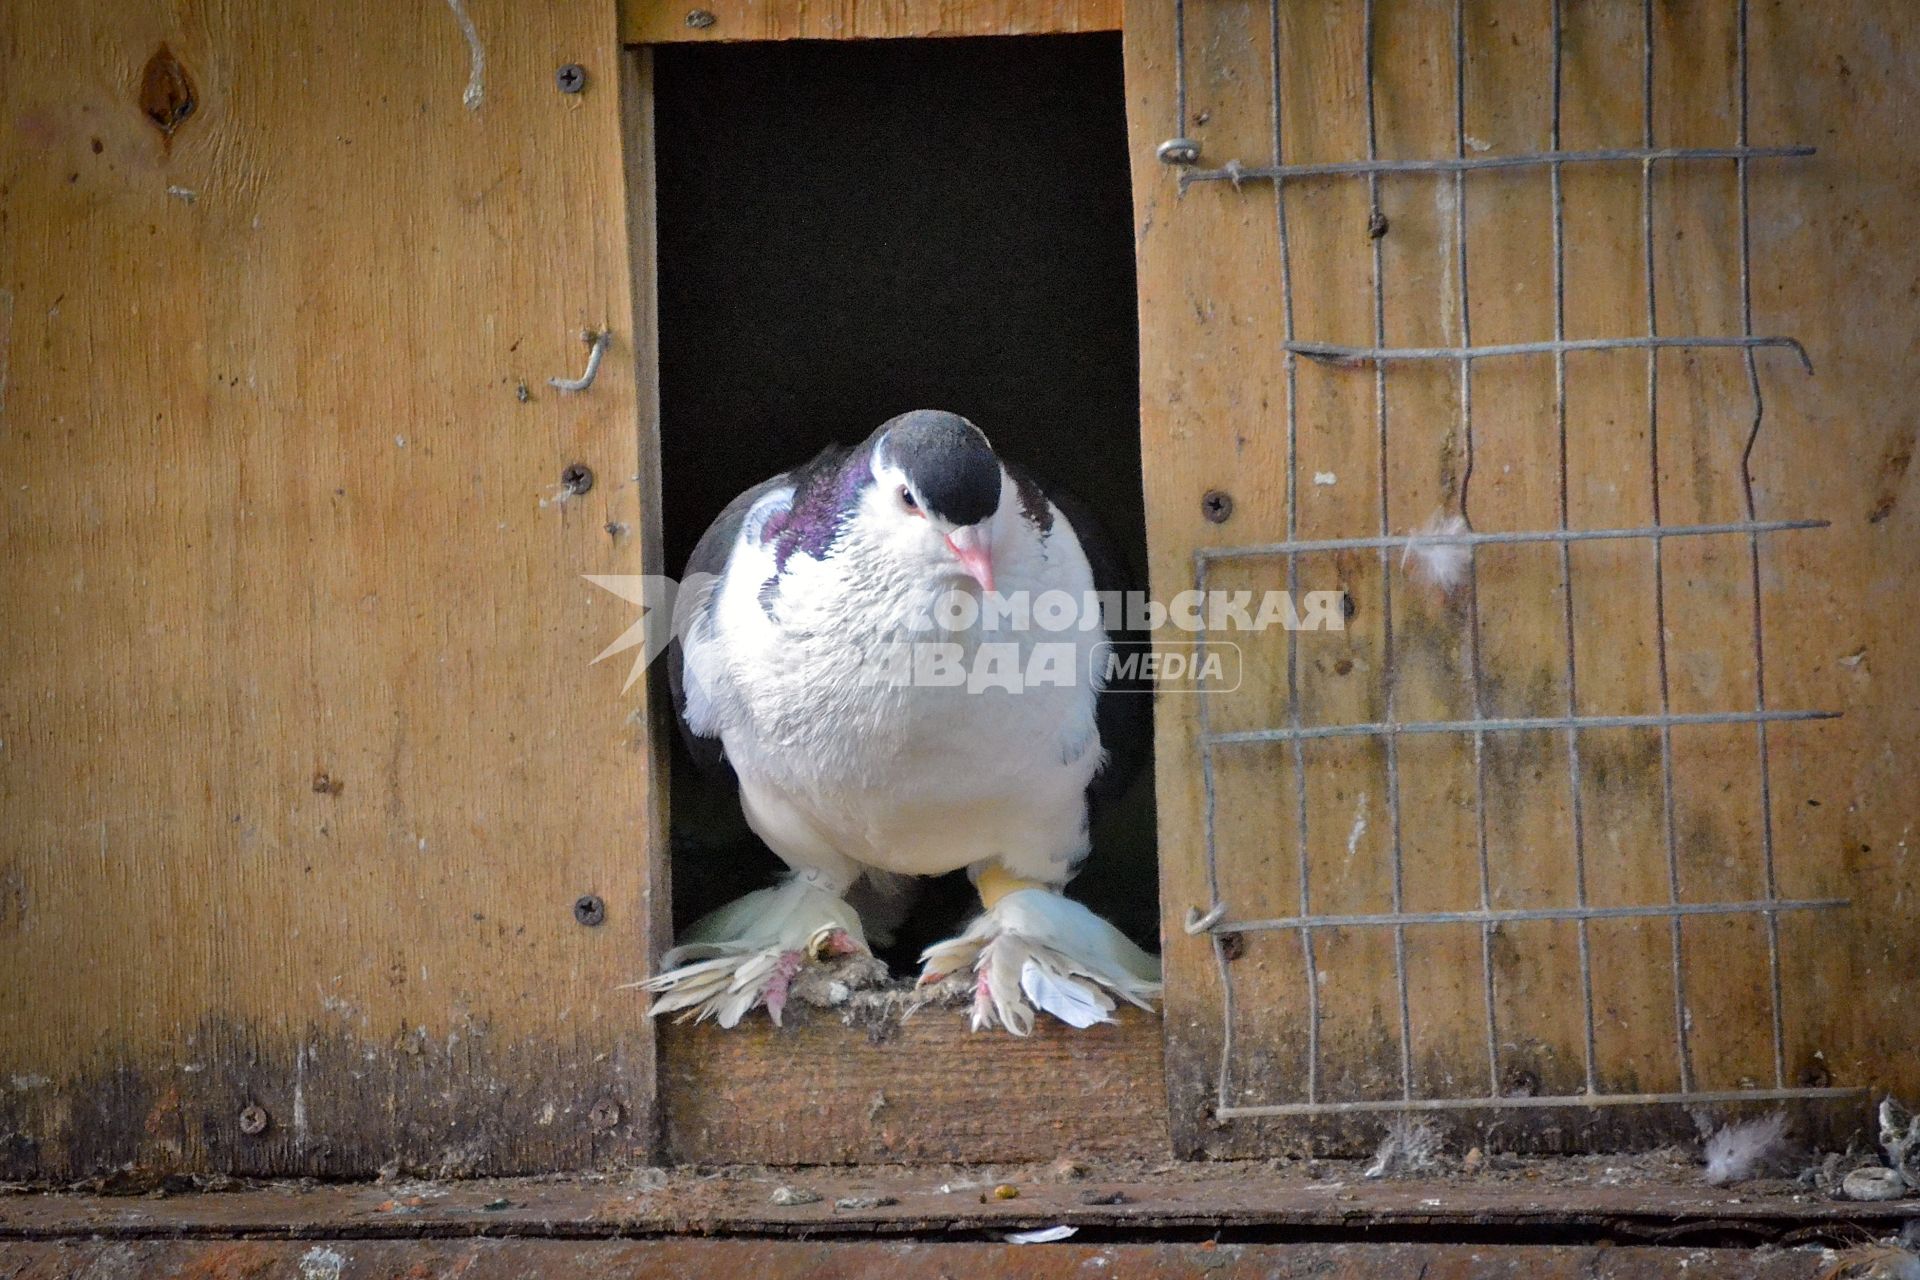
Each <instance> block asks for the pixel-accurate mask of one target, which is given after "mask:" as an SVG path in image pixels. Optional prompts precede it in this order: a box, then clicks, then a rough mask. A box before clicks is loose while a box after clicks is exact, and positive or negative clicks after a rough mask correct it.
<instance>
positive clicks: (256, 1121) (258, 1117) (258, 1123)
mask: <svg viewBox="0 0 1920 1280" xmlns="http://www.w3.org/2000/svg"><path fill="white" fill-rule="evenodd" d="M267 1120H268V1116H267V1109H266V1108H265V1107H263V1106H261V1105H260V1104H259V1103H257V1102H250V1103H248V1104H247V1105H246V1106H244V1107H242V1108H240V1132H242V1133H244V1134H246V1135H247V1136H249V1137H252V1136H254V1135H255V1134H261V1133H265V1132H266V1131H267Z"/></svg>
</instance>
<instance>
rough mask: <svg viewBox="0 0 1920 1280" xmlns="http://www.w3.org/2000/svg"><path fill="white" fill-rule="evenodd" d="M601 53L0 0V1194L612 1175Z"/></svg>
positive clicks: (589, 21) (611, 138) (568, 30)
mask: <svg viewBox="0 0 1920 1280" xmlns="http://www.w3.org/2000/svg"><path fill="white" fill-rule="evenodd" d="M616 49H617V39H616V33H615V13H614V7H613V5H612V4H611V3H610V2H609V3H590V4H575V5H564V6H516V5H512V4H509V3H506V2H505V0H432V2H431V3H420V4H410V5H391V4H384V3H374V2H373V0H348V2H345V3H338V4H296V5H251V4H233V3H207V4H198V3H194V4H179V5H174V4H157V3H148V2H146V0H112V2H111V3H98V4H85V5H70V4H61V3H54V2H52V0H25V2H23V3H17V4H11V5H8V6H6V7H5V8H4V11H0V478H3V483H0V602H3V603H0V608H4V611H5V615H6V626H5V627H4V630H3V631H0V990H4V993H5V994H4V996H3V997H0V1178H14V1177H23V1176H24V1177H35V1176H38V1177H54V1178H63V1177H68V1176H76V1175H82V1174H87V1173H92V1172H97V1171H99V1170H101V1169H104V1168H108V1167H112V1166H116V1165H120V1164H123V1163H127V1162H138V1163H139V1165H140V1166H141V1167H143V1168H144V1169H147V1170H153V1171H159V1172H164V1171H166V1170H169V1169H225V1170H233V1171H238V1172H302V1173H315V1174H367V1173H371V1172H373V1171H374V1170H375V1169H377V1168H379V1167H380V1166H381V1165H382V1164H383V1163H386V1162H388V1161H391V1160H398V1161H400V1162H402V1163H404V1164H406V1165H409V1166H415V1167H422V1168H429V1169H437V1170H441V1171H446V1172H478V1171H483V1170H508V1169H520V1170H537V1169H545V1168H552V1167H564V1166H577V1165H581V1164H584V1163H588V1162H591V1161H593V1160H596V1159H604V1158H607V1157H610V1156H628V1155H631V1154H632V1153H633V1152H634V1151H635V1150H637V1149H644V1148H646V1147H647V1145H648V1143H649V1140H650V1139H649V1133H648V1119H649V1116H650V1114H651V1106H650V1097H651V1071H652V1067H651V1063H652V1050H651V1041H650V1037H649V1029H648V1027H647V1024H646V1023H645V1021H644V1019H643V1018H642V1016H641V1013H642V1006H641V1001H640V1000H639V998H638V997H637V996H635V995H633V994H632V993H627V992H619V991H616V990H614V989H613V988H614V987H615V985H616V984H617V983H619V982H621V981H623V980H625V979H628V978H630V977H632V976H634V975H635V974H637V973H639V972H640V970H641V967H642V965H643V962H644V956H643V954H642V937H643V934H642V931H641V928H640V923H641V919H642V916H643V914H644V912H645V911H646V909H647V905H648V904H647V901H646V891H647V885H646V878H645V873H644V865H643V850H644V847H645V845H644V841H645V838H646V835H647V832H648V830H649V824H650V823H651V821H652V817H651V816H650V809H649V802H650V791H649V776H650V775H649V770H648V756H647V752H646V749H645V740H644V738H643V734H642V728H643V723H644V719H645V714H646V704H645V700H644V696H643V695H644V688H636V689H635V690H634V691H633V692H631V693H623V692H622V690H621V683H622V681H623V679H624V677H625V669H624V663H623V662H610V663H606V664H603V665H601V666H598V667H592V666H590V665H589V663H590V661H591V659H592V658H593V657H594V655H595V654H596V653H598V652H599V651H600V649H601V648H602V647H603V646H604V645H605V644H606V643H607V642H609V641H610V640H611V639H612V638H613V637H615V636H616V635H618V634H619V633H620V631H621V630H622V629H623V628H624V627H625V626H626V625H627V624H628V623H629V622H630V621H631V620H632V618H631V613H632V606H630V605H628V604H626V603H625V602H623V601H621V600H618V599H616V598H614V597H613V596H611V595H609V594H606V593H604V592H601V591H599V590H597V589H596V588H595V587H593V586H591V585H589V584H588V583H586V582H585V581H583V579H582V574H585V573H622V572H626V573H637V572H640V570H641V567H642V566H641V562H640V553H639V547H640V545H641V537H640V535H641V530H642V525H643V522H644V521H645V520H646V519H647V518H648V513H647V512H645V511H643V510H642V507H641V504H640V502H639V494H640V492H641V491H642V485H643V484H644V483H646V481H644V480H643V478H642V477H643V475H644V474H645V473H646V469H647V466H648V463H647V462H646V461H645V459H646V458H647V457H648V456H649V455H648V453H647V452H646V451H643V449H642V447H641V440H642V435H643V432H644V431H646V430H648V429H649V428H650V419H648V418H647V417H646V411H647V402H648V394H647V390H646V389H645V388H642V387H640V386H638V385H636V379H635V376H634V368H635V363H636V356H637V355H641V354H644V351H643V345H642V344H643V343H644V341H645V340H644V339H639V340H636V332H639V333H645V332H647V331H648V328H649V327H648V326H647V325H646V324H645V323H644V321H645V318H646V317H645V316H644V314H642V315H639V316H636V299H635V297H634V296H633V290H632V288H631V286H630V281H631V280H632V279H633V274H632V271H631V254H632V250H630V247H629V244H630V240H629V236H630V228H629V225H628V207H627V202H626V197H625V190H626V188H625V184H624V180H623V155H622V149H623V143H622V133H621V124H620V121H621V113H620V109H619V104H620V96H621V95H620V88H621V77H622V72H621V67H620V65H619V63H618V58H617V54H616ZM567 63H580V64H582V65H583V66H584V67H585V69H586V74H587V80H586V87H585V91H584V92H582V93H579V94H563V93H562V92H560V91H559V89H558V88H557V86H556V79H555V71H556V68H558V67H560V66H562V65H563V64H567ZM636 65H637V64H636ZM637 140H638V142H639V144H640V145H645V138H644V135H640V136H638V139H637ZM633 230H634V232H635V233H636V234H637V237H638V243H639V244H640V246H641V251H642V252H643V253H644V252H645V249H646V243H647V229H646V227H645V226H644V225H638V226H636V227H635V228H634V229H633ZM648 278H650V276H649V277H648ZM639 301H640V302H641V304H642V305H641V308H640V310H641V311H642V312H644V311H645V299H640V300H639ZM589 328H591V329H611V331H612V334H613V337H612V343H611V349H610V353H609V356H608V358H607V360H606V362H605V365H604V367H603V368H602V369H601V371H600V374H599V378H598V380H597V381H596V382H595V383H594V384H593V386H592V387H591V388H590V389H589V390H587V391H585V392H582V393H579V394H575V395H570V396H569V395H562V394H560V393H558V392H556V391H555V390H554V389H553V388H551V387H549V386H548V385H547V379H548V378H549V377H550V376H555V375H559V376H571V375H574V374H577V373H579V372H580V370H581V368H582V366H583V364H584V361H585V357H586V347H585V346H584V344H583V342H582V339H581V333H582V331H583V330H584V329H589ZM571 464H583V465H585V466H586V467H588V468H590V469H591V470H592V472H593V475H594V477H595V480H594V483H593V486H592V488H591V490H590V491H587V492H585V493H583V494H579V495H574V494H570V493H569V492H568V491H567V489H566V488H565V487H564V486H563V485H562V484H561V474H562V471H563V470H564V469H565V468H567V467H568V466H569V465H571ZM585 894H597V895H599V896H600V897H601V898H603V899H604V902H605V904H606V905H605V912H606V921H605V923H604V924H603V925H601V926H600V927H597V928H589V927H585V926H583V925H581V924H579V923H577V922H576V920H575V917H574V912H573V906H574V903H575V900H576V899H577V898H578V897H580V896H581V895H585ZM251 1107H257V1108H259V1111H258V1112H257V1113H256V1112H247V1111H246V1109H247V1108H251ZM243 1113H244V1115H245V1123H243ZM262 1124H263V1125H264V1128H263V1129H261V1131H259V1132H253V1130H255V1129H257V1128H260V1126H261V1125H262Z"/></svg>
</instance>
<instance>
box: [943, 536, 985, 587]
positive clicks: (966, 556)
mask: <svg viewBox="0 0 1920 1280" xmlns="http://www.w3.org/2000/svg"><path fill="white" fill-rule="evenodd" d="M947 549H948V550H949V551H952V552H953V554H954V556H955V558H957V559H958V560H959V561H960V567H961V568H963V569H965V570H966V571H967V576H968V577H970V578H972V579H973V580H974V581H975V582H977V583H979V584H980V588H981V590H983V591H991V590H993V542H992V541H991V540H990V539H989V538H988V536H987V526H986V525H984V524H970V525H967V526H965V527H964V528H960V529H955V530H954V531H953V532H952V533H950V534H948V535H947Z"/></svg>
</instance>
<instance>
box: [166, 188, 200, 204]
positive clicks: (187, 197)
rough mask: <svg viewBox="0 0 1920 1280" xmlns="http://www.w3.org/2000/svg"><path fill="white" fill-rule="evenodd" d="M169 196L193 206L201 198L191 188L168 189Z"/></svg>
mask: <svg viewBox="0 0 1920 1280" xmlns="http://www.w3.org/2000/svg"><path fill="white" fill-rule="evenodd" d="M167 194H168V195H170V196H172V197H173V198H174V199H175V200H181V201H185V202H186V203H187V204H192V203H193V202H194V201H195V200H198V199H199V198H200V193H199V192H198V191H195V190H194V189H193V188H191V187H168V188H167Z"/></svg>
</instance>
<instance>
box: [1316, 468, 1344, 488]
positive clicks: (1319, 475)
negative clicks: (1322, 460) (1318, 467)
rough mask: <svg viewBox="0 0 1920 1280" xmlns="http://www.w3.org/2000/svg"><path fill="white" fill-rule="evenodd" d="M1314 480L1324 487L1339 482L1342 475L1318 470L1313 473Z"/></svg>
mask: <svg viewBox="0 0 1920 1280" xmlns="http://www.w3.org/2000/svg"><path fill="white" fill-rule="evenodd" d="M1313 482H1314V483H1315V484H1317V485H1320V486H1321V487H1323V488H1324V487H1326V486H1328V485H1336V484H1339V483H1340V477H1339V476H1338V475H1336V474H1335V473H1333V472H1331V471H1316V472H1314V473H1313Z"/></svg>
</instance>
